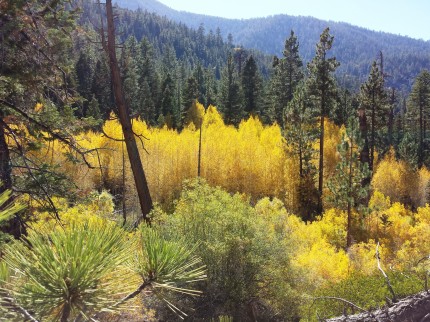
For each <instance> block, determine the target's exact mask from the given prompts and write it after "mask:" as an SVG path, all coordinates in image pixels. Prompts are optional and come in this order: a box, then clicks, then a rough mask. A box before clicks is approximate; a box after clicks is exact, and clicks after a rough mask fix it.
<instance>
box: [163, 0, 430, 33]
mask: <svg viewBox="0 0 430 322" xmlns="http://www.w3.org/2000/svg"><path fill="white" fill-rule="evenodd" d="M159 1H160V2H162V3H164V4H166V5H168V6H169V7H171V8H173V9H177V10H183V11H189V12H194V13H202V14H207V15H212V16H220V17H225V18H251V17H265V16H268V15H274V14H280V13H284V14H289V15H294V16H298V15H301V16H313V17H316V18H320V19H324V20H333V21H343V22H348V23H351V24H353V25H357V26H361V27H365V28H368V29H372V30H376V31H385V32H390V33H394V34H400V35H406V36H410V37H413V38H418V39H424V40H430V0H263V1H261V0H159Z"/></svg>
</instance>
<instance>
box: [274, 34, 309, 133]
mask: <svg viewBox="0 0 430 322" xmlns="http://www.w3.org/2000/svg"><path fill="white" fill-rule="evenodd" d="M273 65H274V74H273V77H272V84H271V92H272V93H271V95H272V107H271V114H272V115H271V116H272V117H271V118H272V121H276V122H277V123H278V124H279V125H280V126H283V125H284V120H283V119H282V111H283V110H284V109H285V108H286V107H287V105H288V103H289V102H290V101H291V100H292V99H293V94H294V91H295V88H296V86H297V84H298V83H299V82H300V81H301V80H302V79H303V70H302V67H303V62H302V59H301V58H300V54H299V43H298V41H297V37H296V36H295V35H294V31H292V30H291V34H290V37H289V38H288V39H287V40H286V41H285V46H284V51H283V57H282V58H281V59H279V58H277V57H276V56H275V58H274V64H273Z"/></svg>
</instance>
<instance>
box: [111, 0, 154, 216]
mask: <svg viewBox="0 0 430 322" xmlns="http://www.w3.org/2000/svg"><path fill="white" fill-rule="evenodd" d="M106 16H107V28H108V30H107V31H108V33H107V36H108V37H107V52H108V55H109V65H110V70H111V78H112V87H113V91H114V96H115V105H116V106H117V109H118V117H119V120H120V123H121V127H122V131H123V134H124V140H125V145H126V148H127V152H128V158H129V160H130V165H131V170H132V172H133V177H134V182H135V185H136V191H137V195H138V197H139V203H140V209H141V211H142V219H143V220H145V221H146V222H147V223H148V224H149V223H150V220H149V217H148V215H149V212H150V211H151V209H152V199H151V195H150V193H149V188H148V183H147V181H146V176H145V172H144V170H143V166H142V161H141V159H140V155H139V150H138V149H137V144H136V138H135V133H134V132H133V127H132V123H131V118H130V113H129V109H128V106H127V105H126V102H125V98H124V91H123V88H122V81H121V76H120V70H119V67H118V60H117V58H116V52H115V25H114V17H113V9H112V0H107V1H106Z"/></svg>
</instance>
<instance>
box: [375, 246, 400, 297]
mask: <svg viewBox="0 0 430 322" xmlns="http://www.w3.org/2000/svg"><path fill="white" fill-rule="evenodd" d="M375 256H376V260H377V262H378V269H379V270H380V271H381V273H382V275H383V276H384V278H385V281H386V282H387V286H388V290H389V291H390V293H391V295H392V296H393V302H394V303H395V302H397V296H396V293H395V292H394V289H393V286H392V285H391V282H390V279H389V278H388V275H387V274H386V273H385V272H384V270H383V269H382V267H381V257H380V255H379V242H378V244H377V245H376V254H375Z"/></svg>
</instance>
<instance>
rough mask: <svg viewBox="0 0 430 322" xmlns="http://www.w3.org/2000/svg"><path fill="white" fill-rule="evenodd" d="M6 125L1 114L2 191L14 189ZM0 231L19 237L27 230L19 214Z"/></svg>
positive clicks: (0, 155) (6, 203) (0, 187)
mask: <svg viewBox="0 0 430 322" xmlns="http://www.w3.org/2000/svg"><path fill="white" fill-rule="evenodd" d="M0 113H1V112H0ZM5 126H6V123H5V122H4V120H3V115H0V181H1V184H0V193H3V192H5V191H6V190H11V189H12V167H11V160H10V154H9V147H8V145H7V139H6V131H5V130H6V129H5ZM12 201H13V198H10V199H9V200H8V201H6V202H5V203H4V204H3V205H2V207H1V208H5V207H6V206H8V205H9V204H10V203H11V202H12ZM0 231H2V232H4V233H7V234H10V235H12V236H14V237H15V238H17V239H18V238H20V237H21V235H22V234H23V233H24V232H25V230H24V227H22V225H21V220H20V218H19V216H17V215H15V216H13V217H12V218H11V219H9V221H8V222H7V223H5V224H3V225H2V226H1V227H0Z"/></svg>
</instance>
